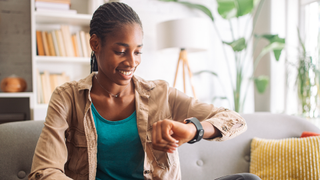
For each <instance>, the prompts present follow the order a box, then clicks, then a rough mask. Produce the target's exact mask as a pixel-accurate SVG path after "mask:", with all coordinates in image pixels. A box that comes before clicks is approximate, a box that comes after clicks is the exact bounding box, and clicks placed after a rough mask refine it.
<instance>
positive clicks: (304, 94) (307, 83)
mask: <svg viewBox="0 0 320 180" xmlns="http://www.w3.org/2000/svg"><path fill="white" fill-rule="evenodd" d="M297 30H298V36H299V60H298V66H297V78H296V86H297V92H298V98H299V114H300V115H302V116H304V117H313V116H314V115H315V113H314V112H315V111H316V101H317V97H318V96H319V77H320V73H319V70H318V69H317V67H316V65H315V63H314V62H313V60H312V57H311V56H309V55H308V54H307V52H306V48H305V45H304V42H303V41H302V39H301V35H300V31H299V29H297ZM312 103H314V105H313V104H312Z"/></svg>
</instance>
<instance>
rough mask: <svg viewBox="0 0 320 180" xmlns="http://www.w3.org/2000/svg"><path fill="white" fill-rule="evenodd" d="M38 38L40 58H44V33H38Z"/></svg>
mask: <svg viewBox="0 0 320 180" xmlns="http://www.w3.org/2000/svg"><path fill="white" fill-rule="evenodd" d="M36 38H37V50H38V55H39V56H44V55H45V54H44V47H43V40H42V32H41V31H36Z"/></svg>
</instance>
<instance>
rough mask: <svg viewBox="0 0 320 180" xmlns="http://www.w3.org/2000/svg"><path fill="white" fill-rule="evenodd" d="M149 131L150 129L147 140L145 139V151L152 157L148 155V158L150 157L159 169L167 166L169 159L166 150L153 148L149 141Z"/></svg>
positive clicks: (149, 132) (169, 162)
mask: <svg viewBox="0 0 320 180" xmlns="http://www.w3.org/2000/svg"><path fill="white" fill-rule="evenodd" d="M151 133H152V129H151V130H149V131H148V135H147V141H146V148H147V149H146V151H147V152H146V153H147V154H151V155H152V157H150V156H148V158H152V159H153V161H154V162H156V164H157V165H158V167H160V168H161V169H167V168H169V166H170V164H171V161H170V158H169V155H168V153H167V152H164V151H158V150H154V149H153V148H152V141H151Z"/></svg>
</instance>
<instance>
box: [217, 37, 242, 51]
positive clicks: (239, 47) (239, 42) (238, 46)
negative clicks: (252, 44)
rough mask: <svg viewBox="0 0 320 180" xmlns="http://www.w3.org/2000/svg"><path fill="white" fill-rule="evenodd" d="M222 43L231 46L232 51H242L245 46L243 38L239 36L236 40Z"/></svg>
mask: <svg viewBox="0 0 320 180" xmlns="http://www.w3.org/2000/svg"><path fill="white" fill-rule="evenodd" d="M223 43H224V44H227V45H229V46H231V47H232V49H233V51H242V50H243V49H244V48H246V46H247V45H246V40H245V39H244V38H240V39H238V40H235V41H233V42H229V43H228V42H224V41H223Z"/></svg>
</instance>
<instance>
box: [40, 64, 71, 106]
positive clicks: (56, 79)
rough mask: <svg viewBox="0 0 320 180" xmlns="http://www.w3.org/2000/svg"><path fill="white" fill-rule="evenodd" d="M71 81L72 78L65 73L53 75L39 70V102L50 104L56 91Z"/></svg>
mask: <svg viewBox="0 0 320 180" xmlns="http://www.w3.org/2000/svg"><path fill="white" fill-rule="evenodd" d="M69 81H70V77H69V76H67V75H66V73H65V72H63V73H61V74H53V73H49V72H48V71H43V72H39V70H37V91H38V93H37V102H38V103H39V104H48V103H49V100H50V98H51V94H52V93H53V91H54V89H55V88H56V87H58V86H60V85H62V84H64V83H65V82H69Z"/></svg>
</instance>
